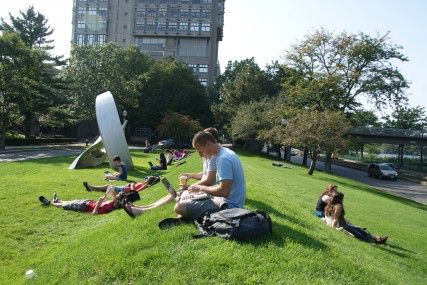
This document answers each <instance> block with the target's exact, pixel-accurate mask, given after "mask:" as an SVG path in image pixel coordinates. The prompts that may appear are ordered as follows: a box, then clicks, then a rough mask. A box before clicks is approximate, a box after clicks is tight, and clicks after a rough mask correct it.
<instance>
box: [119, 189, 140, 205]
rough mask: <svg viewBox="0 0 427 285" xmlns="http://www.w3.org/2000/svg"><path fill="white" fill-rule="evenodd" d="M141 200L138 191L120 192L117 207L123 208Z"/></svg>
mask: <svg viewBox="0 0 427 285" xmlns="http://www.w3.org/2000/svg"><path fill="white" fill-rule="evenodd" d="M139 199H141V196H139V192H138V191H134V190H131V191H129V192H120V194H119V195H118V196H117V200H116V203H117V204H116V205H118V206H120V207H123V205H126V204H128V203H132V202H135V201H138V200H139Z"/></svg>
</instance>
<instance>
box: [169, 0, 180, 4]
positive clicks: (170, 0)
mask: <svg viewBox="0 0 427 285" xmlns="http://www.w3.org/2000/svg"><path fill="white" fill-rule="evenodd" d="M169 3H170V4H179V0H169Z"/></svg>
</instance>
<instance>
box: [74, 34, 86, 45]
mask: <svg viewBox="0 0 427 285" xmlns="http://www.w3.org/2000/svg"><path fill="white" fill-rule="evenodd" d="M84 42H85V35H77V38H76V44H78V45H82V44H84Z"/></svg>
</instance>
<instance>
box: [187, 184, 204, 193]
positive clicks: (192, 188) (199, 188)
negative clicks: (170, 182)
mask: <svg viewBox="0 0 427 285" xmlns="http://www.w3.org/2000/svg"><path fill="white" fill-rule="evenodd" d="M203 188H204V186H203V185H197V184H192V185H190V187H188V192H201V191H203Z"/></svg>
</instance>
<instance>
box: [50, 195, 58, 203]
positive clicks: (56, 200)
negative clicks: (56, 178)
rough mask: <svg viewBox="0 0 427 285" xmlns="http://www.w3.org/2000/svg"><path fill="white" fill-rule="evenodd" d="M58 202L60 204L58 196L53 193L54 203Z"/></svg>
mask: <svg viewBox="0 0 427 285" xmlns="http://www.w3.org/2000/svg"><path fill="white" fill-rule="evenodd" d="M58 202H59V198H58V195H57V194H56V193H53V197H52V203H58Z"/></svg>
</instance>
